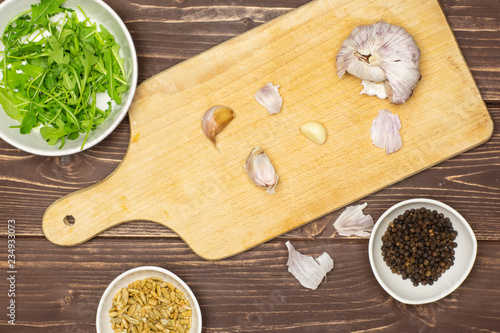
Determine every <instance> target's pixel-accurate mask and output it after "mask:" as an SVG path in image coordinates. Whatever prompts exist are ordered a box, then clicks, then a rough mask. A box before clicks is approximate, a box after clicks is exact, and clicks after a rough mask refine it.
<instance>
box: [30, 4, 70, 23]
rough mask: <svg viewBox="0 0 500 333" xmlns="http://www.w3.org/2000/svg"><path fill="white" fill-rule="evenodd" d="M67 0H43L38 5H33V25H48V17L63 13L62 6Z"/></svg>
mask: <svg viewBox="0 0 500 333" xmlns="http://www.w3.org/2000/svg"><path fill="white" fill-rule="evenodd" d="M65 1H66V0H41V1H40V3H39V4H38V5H31V12H32V15H31V24H38V25H42V26H43V25H47V23H48V19H47V17H48V16H50V15H54V14H58V13H61V12H62V11H63V9H62V8H61V5H62V4H63V3H64V2H65Z"/></svg>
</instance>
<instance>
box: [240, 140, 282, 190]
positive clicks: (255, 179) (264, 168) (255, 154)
mask: <svg viewBox="0 0 500 333" xmlns="http://www.w3.org/2000/svg"><path fill="white" fill-rule="evenodd" d="M244 168H245V171H246V173H247V174H248V178H250V180H251V181H252V183H254V184H255V185H257V186H260V187H264V188H265V189H267V192H268V193H269V194H273V193H274V188H275V187H276V184H278V178H279V177H278V174H277V173H276V171H275V170H274V167H273V165H272V164H271V161H270V160H269V158H268V157H267V155H266V154H265V153H264V151H263V150H262V149H260V148H258V147H257V148H254V149H252V152H251V153H250V155H248V158H247V161H246V162H245V165H244Z"/></svg>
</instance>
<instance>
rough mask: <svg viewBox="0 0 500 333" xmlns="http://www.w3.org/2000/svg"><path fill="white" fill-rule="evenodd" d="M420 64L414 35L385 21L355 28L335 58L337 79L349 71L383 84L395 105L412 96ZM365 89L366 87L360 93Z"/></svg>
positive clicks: (418, 78) (362, 78)
mask: <svg viewBox="0 0 500 333" xmlns="http://www.w3.org/2000/svg"><path fill="white" fill-rule="evenodd" d="M419 63H420V50H419V48H418V46H417V44H416V43H415V40H414V39H413V37H412V36H411V35H410V34H409V33H408V32H406V30H405V29H403V28H402V27H399V26H396V25H392V24H389V23H386V22H377V23H375V24H372V25H360V26H358V27H356V28H354V29H353V31H352V32H351V34H350V35H349V37H347V39H346V40H344V42H343V43H342V47H341V48H340V51H339V53H338V54H337V58H336V64H337V74H338V75H339V77H340V78H342V76H344V74H345V73H346V72H348V73H350V74H352V75H354V76H356V77H358V78H360V79H361V80H365V81H371V82H374V83H384V88H385V94H386V95H387V96H388V98H389V100H390V101H391V102H392V103H394V104H401V103H404V102H406V101H407V100H408V98H409V97H410V96H411V95H412V93H413V89H415V86H416V84H417V82H418V81H419V80H420V78H421V75H420V70H419V68H418V66H419ZM365 90H366V86H365V89H364V90H363V92H362V93H364V92H365ZM374 95H379V94H374Z"/></svg>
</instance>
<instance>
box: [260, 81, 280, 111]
mask: <svg viewBox="0 0 500 333" xmlns="http://www.w3.org/2000/svg"><path fill="white" fill-rule="evenodd" d="M279 87H280V86H275V85H273V84H272V83H271V82H269V83H268V84H266V85H265V86H264V87H262V88H260V89H259V91H257V93H255V96H254V98H255V99H256V100H257V102H259V103H260V104H261V105H262V106H263V107H265V108H266V109H267V111H268V112H269V113H270V114H275V113H278V112H280V111H281V105H283V98H282V97H281V95H280V93H279V92H278V88H279Z"/></svg>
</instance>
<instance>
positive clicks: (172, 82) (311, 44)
mask: <svg viewBox="0 0 500 333" xmlns="http://www.w3.org/2000/svg"><path fill="white" fill-rule="evenodd" d="M379 20H384V21H386V22H389V23H391V24H397V25H401V26H403V27H404V28H405V29H406V30H407V31H408V32H409V33H410V34H412V35H413V37H414V38H415V40H416V42H417V44H418V46H419V47H420V49H421V52H422V58H421V66H420V68H421V72H422V80H421V81H420V82H419V84H418V86H417V88H416V90H415V92H414V95H413V96H412V97H411V98H410V99H409V100H408V102H407V103H405V104H403V105H393V104H391V103H390V102H388V101H387V100H379V99H377V98H376V97H369V96H359V95H358V93H359V91H361V89H362V87H361V85H360V80H358V79H356V78H354V77H352V76H347V77H345V78H343V79H342V80H340V79H339V78H338V77H337V75H336V68H335V55H336V54H337V52H338V50H339V48H340V45H341V43H342V41H343V40H344V39H345V38H346V37H347V36H348V35H349V34H350V32H351V30H352V29H353V28H354V27H356V26H357V25H359V24H371V23H375V22H376V21H379ZM268 82H272V83H274V84H279V85H280V86H281V88H280V92H281V95H282V96H283V99H284V104H283V108H282V111H281V113H279V114H277V115H273V116H270V115H269V114H268V113H267V111H266V110H265V109H264V108H263V107H262V106H260V105H259V104H258V103H257V102H256V101H255V100H254V98H253V96H254V94H255V92H256V91H257V90H258V89H259V88H260V87H262V86H264V85H265V84H266V83H268ZM213 105H227V106H230V107H232V108H233V109H234V110H235V113H236V117H235V119H234V120H233V121H232V122H231V123H230V124H229V126H228V127H227V128H226V129H225V130H224V131H223V132H222V133H221V134H219V136H218V137H217V139H218V144H217V149H215V148H214V147H213V145H212V144H211V142H210V141H209V140H208V139H206V138H205V137H204V136H203V133H202V131H201V126H200V119H201V117H202V115H203V114H204V112H205V111H206V110H207V109H208V108H209V107H211V106H213ZM382 108H387V109H389V110H391V111H392V112H393V113H396V114H398V115H399V117H400V119H401V122H402V130H401V134H402V138H403V147H402V148H401V149H400V150H399V151H398V152H396V153H394V154H391V155H388V156H387V155H386V154H385V152H384V151H383V150H381V149H379V148H376V147H375V146H373V145H372V144H371V139H370V127H371V123H372V121H373V119H374V118H375V117H376V115H377V111H378V110H379V109H382ZM309 120H317V121H320V122H322V123H323V124H324V125H325V126H326V128H327V132H328V140H327V142H326V143H325V144H324V145H322V146H318V145H316V144H314V143H312V142H310V141H308V140H307V139H306V138H305V137H303V136H302V135H301V134H300V131H299V126H300V125H301V124H302V123H304V122H306V121H309ZM130 122H131V142H130V145H129V150H128V152H127V154H126V156H125V158H124V160H123V162H122V163H121V164H120V166H119V167H118V168H117V170H116V171H115V172H114V173H113V174H112V175H111V176H110V177H108V178H107V179H105V180H104V181H102V182H100V183H98V184H96V185H94V186H92V187H89V188H87V189H84V190H81V191H78V192H75V193H73V194H70V195H68V196H66V197H64V198H61V199H60V200H58V201H56V202H55V203H54V204H53V205H51V206H50V207H49V208H48V209H47V211H46V213H45V215H44V217H43V229H44V232H45V235H46V237H47V238H48V239H49V240H50V241H52V242H54V243H56V244H59V245H76V244H79V243H82V242H84V241H87V240H89V239H91V238H92V237H94V236H95V235H97V234H99V233H100V232H102V231H103V230H106V229H108V228H111V227H113V226H115V225H118V224H120V223H123V222H127V221H132V220H151V221H156V222H158V223H161V224H163V225H165V226H167V227H169V228H172V229H173V230H174V231H175V232H177V233H178V234H179V235H180V237H182V238H183V239H184V240H185V241H186V242H187V243H188V244H189V246H190V247H191V248H192V249H193V250H194V251H195V252H196V253H197V254H198V255H200V256H201V257H203V258H206V259H221V258H225V257H228V256H231V255H234V254H236V253H239V252H242V251H245V250H247V249H249V248H251V247H253V246H255V245H257V244H259V243H262V242H264V241H267V240H269V239H271V238H273V237H276V236H278V235H280V234H282V233H285V232H287V231H289V230H292V229H294V228H296V227H298V226H300V225H302V224H304V223H306V222H309V221H311V220H313V219H316V218H318V217H320V216H322V215H325V214H327V213H329V212H331V211H333V210H336V209H338V208H341V207H343V206H345V205H347V204H349V203H350V202H353V201H355V200H358V199H360V198H362V197H364V196H366V195H368V194H370V193H373V192H375V191H377V190H379V189H382V188H384V187H386V186H388V185H390V184H393V183H395V182H397V181H399V180H402V179H404V178H406V177H408V176H410V175H412V174H415V173H417V172H419V171H421V170H423V169H426V168H428V167H429V166H431V165H434V164H436V163H439V162H441V161H443V160H445V159H447V158H450V157H452V156H455V155H457V154H459V153H461V152H463V151H465V150H468V149H470V148H472V147H474V146H477V145H479V144H481V143H483V142H485V141H486V140H487V139H488V138H489V137H490V136H491V134H492V130H493V125H492V121H491V119H490V117H489V114H488V112H487V109H486V107H485V105H484V103H483V101H482V100H481V97H480V94H479V92H478V89H477V87H476V85H475V83H474V80H473V78H472V76H471V74H470V72H469V70H468V68H467V65H466V63H465V62H464V60H463V57H462V55H461V53H460V50H459V48H458V46H457V44H456V41H455V39H454V36H453V34H452V32H451V30H450V28H449V26H448V24H447V22H446V19H445V17H444V15H443V13H442V11H441V9H440V7H439V4H438V2H437V1H436V0H421V1H409V0H405V1H383V0H370V1H368V0H357V1H349V0H336V1H333V0H331V1H327V0H317V1H314V2H312V3H310V4H308V5H306V6H304V7H301V8H299V9H298V10H295V11H293V12H290V13H289V14H287V15H284V16H282V17H280V18H278V19H276V20H274V21H271V22H270V23H268V24H265V25H262V26H260V27H258V28H256V29H253V30H251V31H249V32H247V33H245V34H243V35H241V36H239V37H237V38H234V39H232V40H230V41H228V42H226V43H223V44H221V45H219V46H217V47H215V48H213V49H211V50H209V51H207V52H205V53H202V54H200V55H199V56H196V57H194V58H191V59H189V60H188V61H185V62H183V63H181V64H179V65H177V66H175V67H172V68H170V69H168V70H166V71H165V72H162V73H160V74H159V75H156V76H154V77H153V78H151V79H149V80H147V81H146V82H144V83H143V84H142V85H141V86H140V87H139V88H138V91H137V94H136V97H135V102H134V104H133V106H132V108H131V110H130ZM256 146H260V147H262V148H263V149H264V150H265V151H266V154H267V155H268V156H269V157H270V159H271V161H272V162H273V164H274V165H275V167H276V170H277V172H278V174H279V175H280V182H279V183H278V186H277V187H276V194H273V195H269V194H267V193H266V192H265V190H263V189H261V188H258V187H256V186H254V185H253V184H252V183H251V182H250V181H249V180H248V177H247V175H246V173H245V172H244V170H243V163H244V161H245V160H246V158H247V156H248V154H249V153H250V151H251V149H252V148H253V147H256ZM67 215H71V216H73V217H74V218H75V221H76V222H75V224H74V225H72V226H68V225H66V224H65V223H64V222H63V220H64V217H65V216H67Z"/></svg>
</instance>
